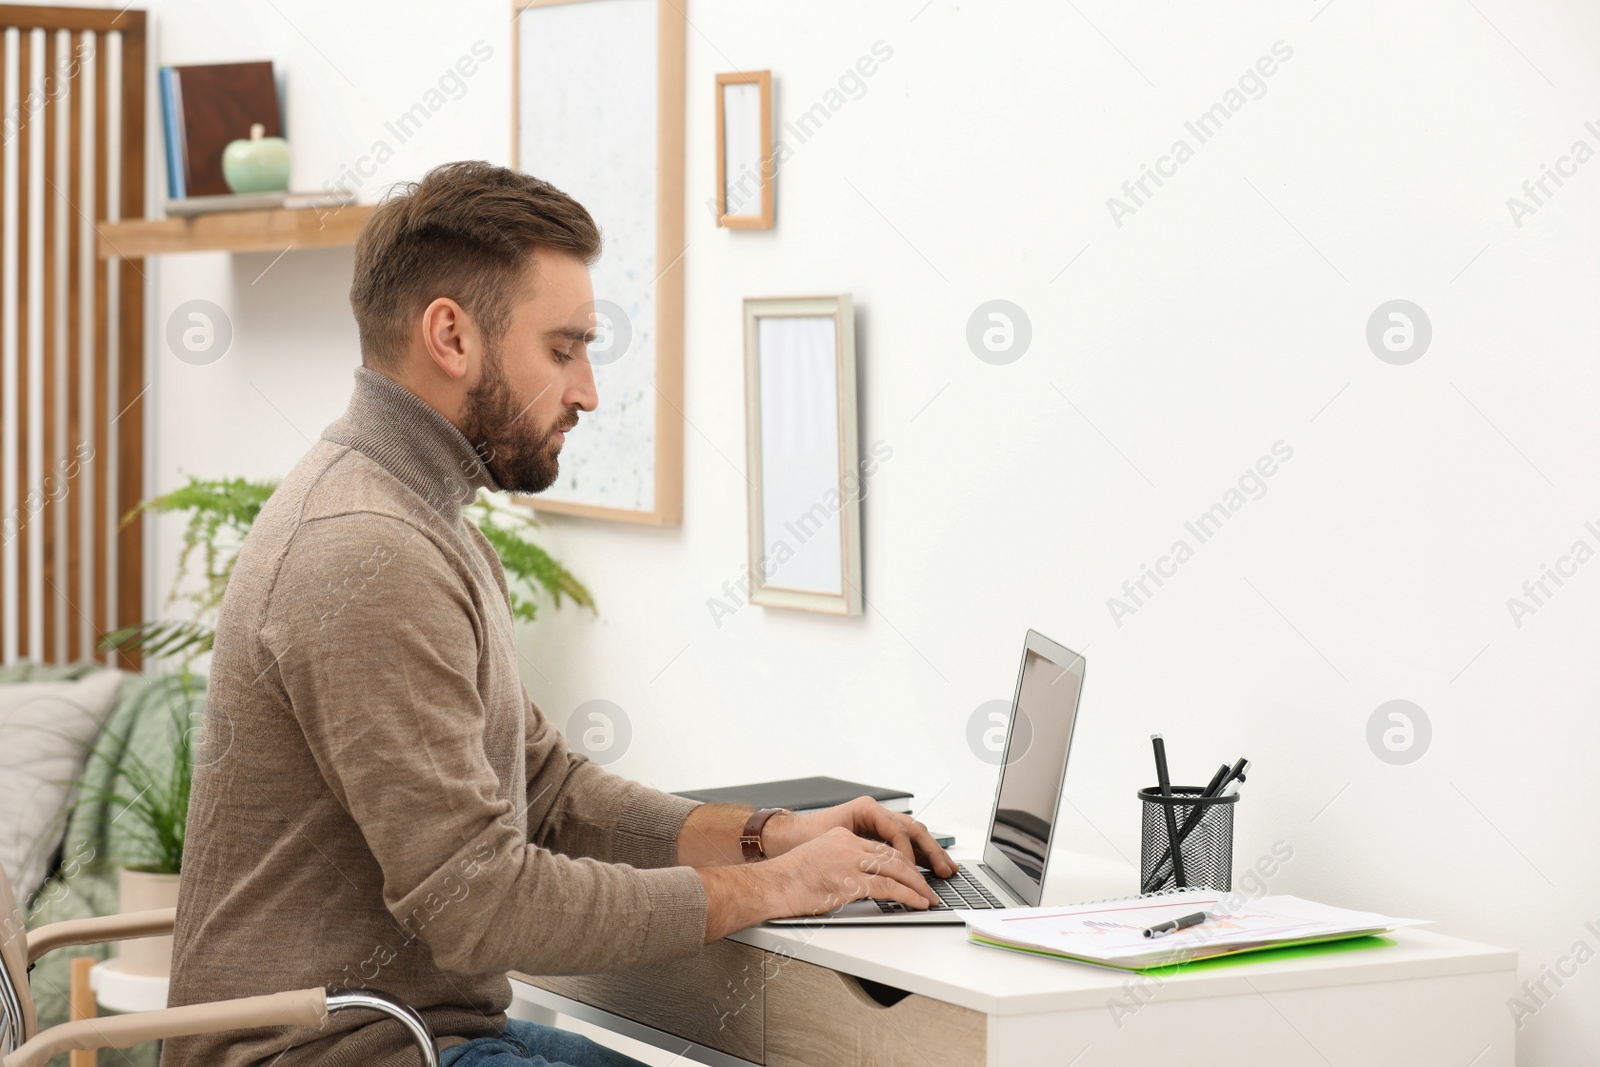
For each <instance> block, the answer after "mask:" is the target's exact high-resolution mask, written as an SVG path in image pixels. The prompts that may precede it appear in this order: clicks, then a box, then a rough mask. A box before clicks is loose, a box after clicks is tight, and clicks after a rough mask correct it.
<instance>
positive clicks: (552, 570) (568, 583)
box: [462, 496, 594, 622]
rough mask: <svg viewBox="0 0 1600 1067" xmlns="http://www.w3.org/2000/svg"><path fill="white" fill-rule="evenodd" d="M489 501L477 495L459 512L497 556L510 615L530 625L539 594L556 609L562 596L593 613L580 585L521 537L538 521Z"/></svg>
mask: <svg viewBox="0 0 1600 1067" xmlns="http://www.w3.org/2000/svg"><path fill="white" fill-rule="evenodd" d="M490 500H491V498H489V497H486V496H480V497H479V498H478V499H477V500H475V501H473V502H472V503H470V504H468V505H467V506H466V507H464V508H463V509H462V511H464V512H465V513H466V515H467V517H468V518H470V519H472V521H473V525H475V526H477V527H478V529H479V530H482V531H483V536H484V538H485V539H487V540H488V542H489V544H490V545H492V546H493V547H494V550H495V554H496V555H498V556H499V557H500V566H501V568H502V569H503V570H504V571H505V572H506V591H507V592H508V593H510V594H511V614H512V616H513V617H514V618H518V619H526V620H527V621H529V622H532V621H533V620H534V618H535V617H536V616H537V615H538V612H539V606H538V602H537V600H536V599H535V598H536V597H537V595H538V594H539V592H540V591H543V592H544V593H545V594H546V595H547V596H549V597H550V599H551V600H552V601H553V602H554V603H555V606H556V607H558V608H559V607H560V606H561V598H562V597H563V596H566V597H570V598H571V599H572V602H573V603H575V604H577V605H579V606H580V607H585V608H588V609H589V610H590V611H593V610H594V597H592V596H590V595H589V590H588V589H586V588H584V585H583V583H582V582H580V581H578V579H576V578H574V577H573V576H572V572H571V571H569V570H567V568H565V567H563V566H562V565H561V564H560V563H559V562H558V561H557V560H556V559H555V558H554V557H552V556H551V555H550V553H548V552H546V551H545V550H544V549H542V548H540V547H539V546H538V545H536V544H534V543H533V542H532V541H530V540H528V538H526V537H525V536H523V532H524V531H525V530H532V529H538V527H539V523H538V521H537V520H535V519H534V517H533V516H532V515H530V514H528V512H527V511H525V510H523V509H521V508H515V509H513V508H509V507H504V506H502V505H499V504H493V503H490ZM519 585H520V586H521V589H520V590H519V589H518V586H519Z"/></svg>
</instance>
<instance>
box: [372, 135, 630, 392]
mask: <svg viewBox="0 0 1600 1067" xmlns="http://www.w3.org/2000/svg"><path fill="white" fill-rule="evenodd" d="M535 246H542V247H545V248H555V249H560V250H562V251H565V252H569V253H571V254H572V255H575V256H577V257H578V258H579V259H581V260H583V261H584V263H586V264H593V263H594V261H595V260H596V259H598V258H599V257H600V229H599V227H597V226H596V225H595V221H594V219H593V218H592V217H591V216H590V215H589V212H588V211H587V210H586V209H585V208H584V206H583V205H582V204H580V203H578V202H577V201H576V200H574V199H572V198H571V197H570V196H568V195H567V194H566V193H563V192H562V191H561V190H560V189H557V188H556V187H555V186H553V185H551V184H550V183H549V182H547V181H542V180H540V179H538V178H535V177H533V176H531V175H528V174H522V173H519V172H517V171H515V170H511V169H509V168H507V167H497V166H495V165H493V164H491V163H485V162H482V161H481V160H463V161H461V162H458V163H445V164H441V165H440V166H437V167H435V168H433V169H432V170H430V171H429V172H428V173H427V174H425V175H423V177H422V180H421V181H420V182H404V183H402V184H400V185H398V186H396V187H395V188H394V189H393V190H391V191H390V193H389V195H388V196H386V197H385V198H384V200H383V202H382V203H381V204H379V205H378V207H377V208H376V210H374V211H373V213H372V217H371V218H369V219H368V220H367V224H366V225H365V226H363V227H362V229H361V236H360V237H359V238H357V239H356V265H355V280H354V281H352V282H351V284H350V308H351V310H352V311H354V312H355V316H356V325H357V327H359V329H360V331H361V362H362V363H364V364H366V365H367V366H369V367H376V368H392V367H394V366H395V365H396V364H397V363H398V362H399V360H400V357H401V355H402V354H403V353H404V351H405V349H406V347H407V345H408V344H409V343H410V340H411V334H412V331H413V330H414V329H415V328H416V317H417V316H418V315H419V314H421V313H422V309H423V308H425V307H427V306H428V304H429V303H431V302H432V301H434V300H436V299H438V298H439V297H441V296H447V297H449V298H450V299H452V300H454V301H455V302H456V303H458V304H460V305H461V307H462V308H463V309H464V310H465V311H466V312H467V313H468V314H469V315H471V316H472V317H473V318H474V319H475V320H477V322H478V324H479V326H480V327H482V329H483V331H484V333H485V334H486V335H487V337H488V339H489V342H490V343H491V344H493V343H495V342H496V341H498V340H499V339H500V338H501V337H503V336H505V332H506V330H507V328H508V327H509V326H510V324H511V309H512V307H513V306H514V305H515V303H516V302H517V300H518V299H519V298H520V297H522V296H523V295H524V294H526V292H527V291H528V290H527V287H528V285H529V284H530V283H531V280H532V274H531V271H530V269H529V268H530V267H531V265H532V262H531V261H532V256H533V253H534V249H535Z"/></svg>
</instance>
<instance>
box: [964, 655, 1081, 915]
mask: <svg viewBox="0 0 1600 1067" xmlns="http://www.w3.org/2000/svg"><path fill="white" fill-rule="evenodd" d="M1082 688H1083V657H1082V656H1079V655H1077V654H1076V653H1074V652H1071V651H1069V650H1067V649H1065V648H1062V647H1061V646H1060V645H1057V644H1055V642H1053V641H1050V640H1048V639H1046V638H1043V637H1041V636H1040V635H1038V634H1036V633H1034V632H1033V631H1031V630H1030V631H1029V633H1028V642H1027V647H1026V648H1025V649H1024V651H1023V654H1022V671H1021V674H1020V676H1019V678H1018V680H1017V691H1016V697H1015V698H1014V700H1013V703H1012V714H1011V728H1010V730H1009V732H1008V734H1007V736H1006V749H1005V757H1004V761H1003V763H1002V764H1001V768H1000V787H999V790H998V791H997V794H996V800H995V810H994V818H993V820H992V822H991V823H990V828H989V848H988V849H985V854H986V857H988V858H989V859H990V860H991V862H994V860H993V854H994V853H995V852H998V853H999V854H1000V856H1002V857H1004V859H1006V860H1009V861H1010V863H1009V864H1006V863H1003V862H995V866H996V867H997V868H998V873H1001V874H1002V875H1003V876H1004V877H1005V879H1006V881H1007V883H1008V884H1010V885H1011V886H1012V888H1013V889H1015V890H1017V891H1018V892H1019V893H1020V894H1021V895H1022V896H1024V897H1030V898H1032V903H1035V904H1037V903H1038V898H1039V894H1040V890H1041V883H1042V882H1043V879H1044V867H1045V858H1046V857H1047V855H1048V854H1049V847H1050V832H1051V828H1052V824H1053V823H1054V820H1055V817H1056V807H1057V804H1058V802H1059V801H1060V798H1061V787H1062V783H1063V782H1064V781H1065V779H1066V769H1067V751H1068V748H1069V746H1070V745H1071V743H1072V727H1073V722H1074V720H1075V719H1076V717H1077V711H1078V695H1079V693H1080V692H1081V690H1082ZM1011 866H1014V867H1015V872H1013V871H1012V870H1008V869H1007V868H1008V867H1011ZM1016 874H1020V875H1021V876H1022V879H1024V880H1019V879H1018V878H1016V877H1015V875H1016ZM1030 890H1031V892H1030Z"/></svg>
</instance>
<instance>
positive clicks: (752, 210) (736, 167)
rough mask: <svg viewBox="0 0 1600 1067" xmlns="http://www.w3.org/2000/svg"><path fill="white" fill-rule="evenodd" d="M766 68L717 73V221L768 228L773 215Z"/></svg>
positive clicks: (769, 80) (743, 227) (773, 164)
mask: <svg viewBox="0 0 1600 1067" xmlns="http://www.w3.org/2000/svg"><path fill="white" fill-rule="evenodd" d="M776 166H777V163H776V161H775V160H774V159H773V148H772V71H770V70H748V71H739V72H737V73H734V74H718V75H717V225H718V226H725V227H728V228H729V229H734V230H770V229H771V228H772V226H773V222H774V220H775V217H776V216H775V211H774V206H775V199H776V198H775V196H774V193H773V183H774V181H775V180H776V178H777V175H776V173H775V168H776Z"/></svg>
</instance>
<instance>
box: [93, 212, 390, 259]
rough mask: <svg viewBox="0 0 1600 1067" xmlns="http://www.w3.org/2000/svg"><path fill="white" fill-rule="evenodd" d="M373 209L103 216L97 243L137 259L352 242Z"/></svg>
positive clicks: (105, 253) (107, 252)
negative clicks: (124, 219) (117, 219)
mask: <svg viewBox="0 0 1600 1067" xmlns="http://www.w3.org/2000/svg"><path fill="white" fill-rule="evenodd" d="M372 210H373V207H372V205H370V204H347V205H346V206H344V207H341V208H275V209H272V210H268V211H224V212H217V213H216V214H212V215H195V216H191V217H188V218H170V219H134V220H132V221H129V222H101V223H100V224H99V225H98V226H96V227H95V230H96V232H97V233H98V234H99V238H98V240H97V241H96V249H97V253H98V255H99V256H100V258H101V259H106V258H107V257H109V256H121V257H122V258H124V259H137V258H139V257H141V256H155V255H164V254H166V253H169V252H282V251H284V250H285V249H287V248H326V247H328V246H330V245H349V244H355V240H356V235H357V234H358V233H360V232H361V227H362V225H363V224H364V223H365V222H366V221H367V216H369V215H371V214H372Z"/></svg>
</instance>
